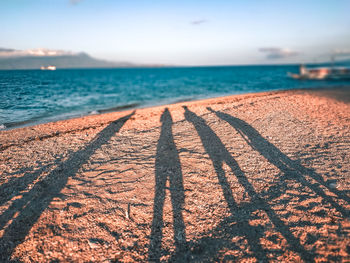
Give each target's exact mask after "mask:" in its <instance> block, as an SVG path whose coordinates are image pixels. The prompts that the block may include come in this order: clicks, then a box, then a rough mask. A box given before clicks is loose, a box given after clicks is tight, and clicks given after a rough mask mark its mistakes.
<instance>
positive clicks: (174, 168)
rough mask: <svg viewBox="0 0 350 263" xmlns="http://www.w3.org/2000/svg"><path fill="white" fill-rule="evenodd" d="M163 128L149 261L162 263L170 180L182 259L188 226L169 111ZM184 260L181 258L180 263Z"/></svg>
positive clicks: (175, 233) (177, 244)
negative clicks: (184, 213)
mask: <svg viewBox="0 0 350 263" xmlns="http://www.w3.org/2000/svg"><path fill="white" fill-rule="evenodd" d="M160 120H161V122H162V127H161V133H160V137H159V141H158V145H157V154H156V160H155V184H156V185H155V197H154V207H153V220H152V229H151V236H150V246H149V254H148V259H149V261H152V262H153V261H155V262H159V261H160V257H161V256H162V252H161V245H162V236H163V233H162V231H163V225H164V222H163V213H164V211H163V210H164V201H165V194H166V188H167V187H166V182H167V180H169V184H170V187H169V189H170V195H171V204H172V208H173V227H174V242H175V248H176V251H175V253H176V254H177V255H181V254H182V253H181V251H184V250H185V248H186V232H185V223H184V220H183V216H182V210H183V205H184V202H185V193H184V186H183V177H182V171H181V164H180V159H179V154H178V151H177V149H176V145H175V142H174V137H173V134H172V125H173V120H172V118H171V114H170V112H169V110H168V109H165V110H164V112H163V114H162V116H161V118H160ZM179 260H181V259H180V258H177V261H179Z"/></svg>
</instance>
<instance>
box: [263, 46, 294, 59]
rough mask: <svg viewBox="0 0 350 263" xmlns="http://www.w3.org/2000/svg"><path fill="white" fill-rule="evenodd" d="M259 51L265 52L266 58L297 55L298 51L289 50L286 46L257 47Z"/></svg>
mask: <svg viewBox="0 0 350 263" xmlns="http://www.w3.org/2000/svg"><path fill="white" fill-rule="evenodd" d="M259 51H260V52H263V53H266V58H267V59H281V58H288V57H295V56H298V55H299V52H297V51H293V50H290V49H288V48H277V47H265V48H259Z"/></svg>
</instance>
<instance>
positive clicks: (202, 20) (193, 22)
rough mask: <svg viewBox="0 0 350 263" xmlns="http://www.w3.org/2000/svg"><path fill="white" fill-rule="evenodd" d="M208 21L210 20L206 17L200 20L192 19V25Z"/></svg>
mask: <svg viewBox="0 0 350 263" xmlns="http://www.w3.org/2000/svg"><path fill="white" fill-rule="evenodd" d="M207 22H208V20H206V19H199V20H194V21H191V25H201V24H204V23H207Z"/></svg>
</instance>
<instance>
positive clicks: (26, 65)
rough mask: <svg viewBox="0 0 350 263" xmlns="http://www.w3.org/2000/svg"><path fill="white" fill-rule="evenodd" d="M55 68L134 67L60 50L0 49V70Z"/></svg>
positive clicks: (124, 63) (128, 64) (127, 63)
mask: <svg viewBox="0 0 350 263" xmlns="http://www.w3.org/2000/svg"><path fill="white" fill-rule="evenodd" d="M48 66H55V67H56V68H57V69H64V68H66V69H68V68H122V67H136V66H137V65H136V64H132V63H129V62H110V61H105V60H101V59H96V58H93V57H91V56H90V55H88V54H87V53H84V52H81V53H73V52H67V51H62V50H48V49H32V50H14V49H7V48H0V69H40V68H41V67H48Z"/></svg>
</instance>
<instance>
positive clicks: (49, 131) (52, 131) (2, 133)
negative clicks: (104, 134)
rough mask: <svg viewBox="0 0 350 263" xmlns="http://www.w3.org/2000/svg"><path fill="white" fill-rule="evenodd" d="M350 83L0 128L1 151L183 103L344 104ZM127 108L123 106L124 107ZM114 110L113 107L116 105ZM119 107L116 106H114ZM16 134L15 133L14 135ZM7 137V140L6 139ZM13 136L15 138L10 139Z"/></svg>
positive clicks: (195, 102)
mask: <svg viewBox="0 0 350 263" xmlns="http://www.w3.org/2000/svg"><path fill="white" fill-rule="evenodd" d="M347 91H350V86H343V87H337V88H332V89H329V88H312V89H291V90H277V91H264V92H256V93H243V94H235V95H229V96H222V97H214V98H207V99H199V100H190V101H179V102H176V103H170V104H164V105H163V104H162V105H157V106H149V107H144V108H130V109H129V108H128V109H126V110H121V111H109V110H104V111H105V112H103V113H98V114H89V115H85V116H81V117H73V118H69V119H63V120H57V121H52V122H46V123H39V124H35V125H31V126H25V127H19V128H13V129H6V130H0V151H1V150H3V149H6V148H8V147H10V146H13V145H18V144H20V143H25V142H30V141H32V140H42V139H45V138H50V137H54V136H57V135H60V134H65V133H72V132H79V131H84V130H87V129H91V128H98V127H101V126H103V125H106V124H108V123H110V122H112V121H113V120H114V119H115V118H118V117H120V116H121V115H123V114H129V113H131V112H133V111H138V112H142V111H146V112H147V111H152V110H153V109H154V110H159V109H160V108H165V107H181V106H183V105H185V104H186V105H188V106H191V105H206V104H213V105H215V104H223V103H227V102H238V101H240V100H245V99H249V98H259V97H268V96H274V95H287V96H288V95H290V94H303V93H305V94H307V93H316V94H318V95H320V96H325V97H328V98H332V99H335V100H338V101H341V102H344V103H349V102H350V97H349V93H350V92H347ZM122 108H123V107H122ZM112 109H113V108H112ZM114 109H115V108H114ZM13 134H16V135H15V136H11V135H13ZM6 138H7V139H6ZM8 138H11V139H8Z"/></svg>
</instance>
